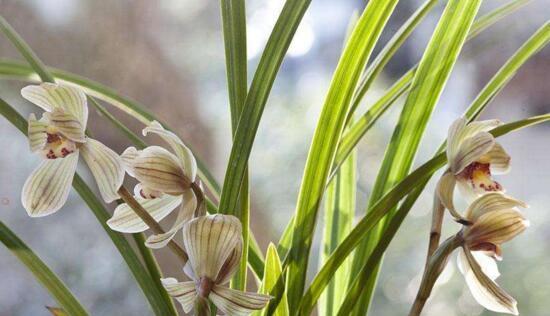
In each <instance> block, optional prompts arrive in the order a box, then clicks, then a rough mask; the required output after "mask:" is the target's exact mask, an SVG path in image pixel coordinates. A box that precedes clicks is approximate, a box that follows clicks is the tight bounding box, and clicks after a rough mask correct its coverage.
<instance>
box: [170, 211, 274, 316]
mask: <svg viewBox="0 0 550 316" xmlns="http://www.w3.org/2000/svg"><path fill="white" fill-rule="evenodd" d="M182 231H183V244H184V247H185V251H186V252H187V254H188V255H189V261H188V262H187V264H186V265H185V267H184V269H183V270H184V272H185V274H187V276H188V277H189V278H191V280H192V281H187V282H178V281H177V280H176V279H174V278H166V279H162V284H163V285H164V287H165V289H166V291H168V294H169V295H170V296H172V297H174V298H175V299H176V300H177V301H178V302H179V303H180V304H181V305H182V307H183V310H184V311H185V312H186V313H189V312H190V311H191V309H192V308H193V305H194V303H195V302H196V300H197V299H209V300H210V301H211V302H212V303H214V305H216V307H217V308H218V309H219V310H220V311H221V312H223V313H225V314H227V315H248V314H250V313H252V312H253V311H255V310H261V309H262V308H264V307H265V306H266V305H267V303H268V302H269V300H270V296H268V295H264V294H258V293H250V292H242V291H239V290H233V289H229V288H227V287H225V286H223V285H224V284H226V283H227V282H229V280H230V279H231V277H232V275H233V274H234V273H235V271H236V270H237V268H238V266H239V262H240V259H241V254H242V246H243V239H242V232H241V223H240V222H239V220H238V219H237V218H236V217H234V216H231V215H221V214H216V215H207V216H201V217H197V218H195V219H193V220H191V221H189V222H187V223H186V224H185V225H184V227H183V229H182Z"/></svg>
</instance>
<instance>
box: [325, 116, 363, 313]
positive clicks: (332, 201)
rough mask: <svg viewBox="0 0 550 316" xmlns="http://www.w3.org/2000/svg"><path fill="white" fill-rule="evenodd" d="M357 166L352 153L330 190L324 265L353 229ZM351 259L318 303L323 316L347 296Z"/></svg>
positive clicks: (326, 211)
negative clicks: (345, 291) (345, 290)
mask: <svg viewBox="0 0 550 316" xmlns="http://www.w3.org/2000/svg"><path fill="white" fill-rule="evenodd" d="M350 122H351V121H350ZM356 167H357V165H356V154H355V153H352V154H351V155H350V156H349V157H348V158H347V159H346V161H345V162H344V164H343V165H342V168H341V169H340V171H339V172H338V173H337V174H336V176H335V177H334V178H333V179H332V180H331V182H330V184H329V186H328V188H327V193H326V198H325V217H324V220H325V228H324V233H323V241H322V243H321V247H322V249H321V262H320V263H321V266H322V265H323V263H324V262H325V261H326V260H327V258H328V257H329V256H330V254H331V253H332V252H333V251H334V249H336V247H337V246H338V245H339V244H340V242H341V241H342V240H343V239H344V238H345V237H346V236H347V234H348V233H349V232H350V231H351V229H352V227H353V218H354V215H355V185H356V181H355V172H356V171H355V170H356ZM350 259H351V258H348V260H347V261H346V262H344V264H342V265H341V266H340V268H339V269H338V271H337V272H336V275H335V276H334V278H333V280H332V281H331V282H330V283H329V285H328V286H327V289H326V291H325V292H324V294H323V295H321V298H320V302H319V310H320V313H319V314H320V315H334V313H335V312H336V311H337V310H338V307H339V306H340V303H342V299H343V295H344V294H345V293H344V291H343V289H345V288H346V286H347V283H348V279H349V276H350V275H349V271H350V267H351V260H350Z"/></svg>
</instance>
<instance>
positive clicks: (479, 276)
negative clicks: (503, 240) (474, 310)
mask: <svg viewBox="0 0 550 316" xmlns="http://www.w3.org/2000/svg"><path fill="white" fill-rule="evenodd" d="M459 262H460V264H459V267H461V269H460V270H461V272H462V274H463V275H464V278H465V279H466V284H468V288H469V289H470V292H471V293H472V296H473V297H474V298H475V300H476V301H477V302H478V303H479V304H480V305H481V306H483V307H485V308H486V309H488V310H491V311H494V312H499V313H508V314H513V315H518V309H517V302H516V300H515V299H514V298H513V297H511V296H510V295H509V294H508V293H506V292H505V291H504V290H503V289H502V288H501V287H500V286H498V284H496V283H495V282H494V279H492V278H491V277H494V276H495V275H496V276H498V273H496V274H495V272H494V271H493V272H492V273H491V274H492V275H491V274H489V275H488V274H486V273H485V271H487V270H488V268H485V270H484V269H483V268H482V267H481V266H480V264H479V263H478V261H477V260H476V258H474V256H473V255H472V253H471V252H470V251H469V250H467V249H466V250H464V251H460V252H459ZM497 272H498V271H497Z"/></svg>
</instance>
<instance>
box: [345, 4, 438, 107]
mask: <svg viewBox="0 0 550 316" xmlns="http://www.w3.org/2000/svg"><path fill="white" fill-rule="evenodd" d="M437 2H438V0H428V1H426V2H424V4H423V5H422V6H420V7H419V8H418V9H417V10H416V11H415V12H414V13H413V14H412V15H411V17H410V18H409V19H407V21H405V23H403V25H402V26H401V27H400V28H399V29H398V30H397V32H395V34H394V35H393V36H392V38H391V39H390V40H389V41H388V42H387V43H386V45H385V46H384V48H382V50H381V51H380V52H379V53H378V55H377V56H376V58H375V59H374V60H373V61H372V63H370V65H369V67H368V68H367V70H366V71H365V73H364V75H363V78H361V81H360V82H359V85H358V86H357V89H356V91H355V95H354V96H353V101H352V103H351V108H350V112H349V114H348V117H351V115H353V113H354V112H355V109H357V107H358V106H359V104H360V103H361V100H362V99H363V97H364V96H365V94H366V93H367V90H368V89H369V88H370V86H371V85H372V83H373V82H374V79H376V77H377V76H378V75H379V74H380V73H381V72H382V69H383V68H384V66H386V65H387V63H388V61H389V60H390V59H391V58H392V57H393V56H394V55H395V53H396V52H397V50H398V49H399V48H400V47H401V45H403V43H404V42H405V40H407V39H408V38H409V36H410V35H411V33H412V32H413V31H414V30H415V29H416V27H417V26H418V24H419V23H420V22H422V20H423V19H424V18H425V17H426V15H427V14H428V13H429V12H430V11H431V9H432V8H433V7H434V6H435V4H436V3H437Z"/></svg>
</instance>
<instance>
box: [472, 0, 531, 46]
mask: <svg viewBox="0 0 550 316" xmlns="http://www.w3.org/2000/svg"><path fill="white" fill-rule="evenodd" d="M529 1H531V0H515V1H510V2H509V3H507V4H505V5H503V6H501V7H499V8H497V9H495V10H493V11H491V12H489V13H488V14H486V15H484V16H482V17H481V18H479V19H477V20H476V23H475V24H474V25H472V28H471V29H470V34H468V39H470V38H473V37H476V36H477V35H479V33H481V32H483V30H484V29H486V28H487V27H489V26H491V25H493V24H494V23H495V22H497V21H498V20H500V19H501V18H503V17H504V16H506V15H509V14H510V13H512V12H515V11H517V10H518V9H519V8H521V7H523V6H524V5H526V4H527V3H528V2H529Z"/></svg>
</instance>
